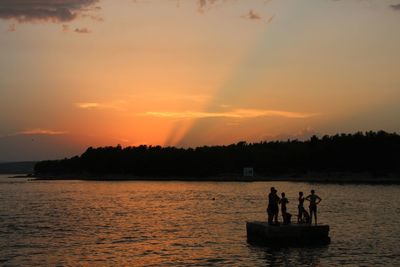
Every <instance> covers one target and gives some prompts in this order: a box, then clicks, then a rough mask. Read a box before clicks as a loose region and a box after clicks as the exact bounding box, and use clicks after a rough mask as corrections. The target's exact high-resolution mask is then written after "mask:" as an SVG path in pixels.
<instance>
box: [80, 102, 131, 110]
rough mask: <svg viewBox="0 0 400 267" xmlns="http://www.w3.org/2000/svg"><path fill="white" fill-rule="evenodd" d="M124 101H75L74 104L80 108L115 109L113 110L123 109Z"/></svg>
mask: <svg viewBox="0 0 400 267" xmlns="http://www.w3.org/2000/svg"><path fill="white" fill-rule="evenodd" d="M125 104H126V101H123V100H118V101H113V102H107V103H100V102H78V103H75V106H76V107H77V108H80V109H115V110H123V109H124V105H125Z"/></svg>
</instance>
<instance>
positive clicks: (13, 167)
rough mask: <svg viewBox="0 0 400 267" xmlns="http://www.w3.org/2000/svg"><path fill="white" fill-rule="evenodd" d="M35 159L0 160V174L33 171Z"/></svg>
mask: <svg viewBox="0 0 400 267" xmlns="http://www.w3.org/2000/svg"><path fill="white" fill-rule="evenodd" d="M35 164H36V161H23V162H0V174H27V173H33V172H34V166H35Z"/></svg>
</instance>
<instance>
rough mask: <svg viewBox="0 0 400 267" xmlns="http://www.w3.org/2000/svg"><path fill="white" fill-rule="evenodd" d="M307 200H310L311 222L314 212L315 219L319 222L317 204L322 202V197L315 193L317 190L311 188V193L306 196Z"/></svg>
mask: <svg viewBox="0 0 400 267" xmlns="http://www.w3.org/2000/svg"><path fill="white" fill-rule="evenodd" d="M306 200H308V201H310V207H309V208H310V217H311V220H310V223H312V217H313V214H314V221H315V224H317V205H318V204H319V203H320V202H321V200H322V199H321V198H320V197H319V196H317V195H316V194H315V190H311V194H310V195H308V196H307V197H306Z"/></svg>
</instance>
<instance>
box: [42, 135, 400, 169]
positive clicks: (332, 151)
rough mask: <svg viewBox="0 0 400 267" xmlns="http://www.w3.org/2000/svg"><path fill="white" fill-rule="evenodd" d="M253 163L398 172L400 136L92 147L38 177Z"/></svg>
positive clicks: (258, 166) (54, 163)
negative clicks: (207, 144) (202, 144)
mask: <svg viewBox="0 0 400 267" xmlns="http://www.w3.org/2000/svg"><path fill="white" fill-rule="evenodd" d="M244 167H253V168H254V171H255V173H256V174H258V175H287V174H293V175H297V174H299V175H301V174H305V173H308V172H351V173H360V172H369V173H371V174H373V175H386V174H392V173H400V135H398V134H397V133H387V132H384V131H379V132H372V131H370V132H365V133H362V132H358V133H355V134H336V135H331V136H328V135H325V136H323V137H317V136H312V137H311V138H310V139H308V140H305V141H299V140H287V141H264V142H258V143H246V142H239V143H236V144H231V145H224V146H202V147H197V148H177V147H161V146H146V145H141V146H136V147H125V148H122V147H121V146H120V145H118V146H115V147H113V146H108V147H99V148H93V147H89V148H88V149H87V150H86V151H85V152H84V153H83V154H82V155H80V156H75V157H72V158H66V159H62V160H48V161H41V162H38V163H37V164H36V165H35V174H36V175H46V174H47V175H57V174H82V173H86V174H94V175H99V174H126V175H133V176H143V177H146V176H148V177H150V176H152V177H174V176H175V177H176V176H179V177H207V176H218V175H227V174H229V175H230V174H239V175H240V174H241V173H242V171H243V168H244Z"/></svg>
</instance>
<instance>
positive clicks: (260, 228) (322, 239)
mask: <svg viewBox="0 0 400 267" xmlns="http://www.w3.org/2000/svg"><path fill="white" fill-rule="evenodd" d="M246 230H247V240H248V242H249V243H255V244H259V245H268V246H282V245H285V246H286V245H294V246H296V245H302V246H303V245H307V246H313V245H316V246H318V245H326V244H329V243H330V241H331V239H330V237H329V225H322V224H319V225H311V224H289V225H268V223H267V222H247V223H246Z"/></svg>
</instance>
